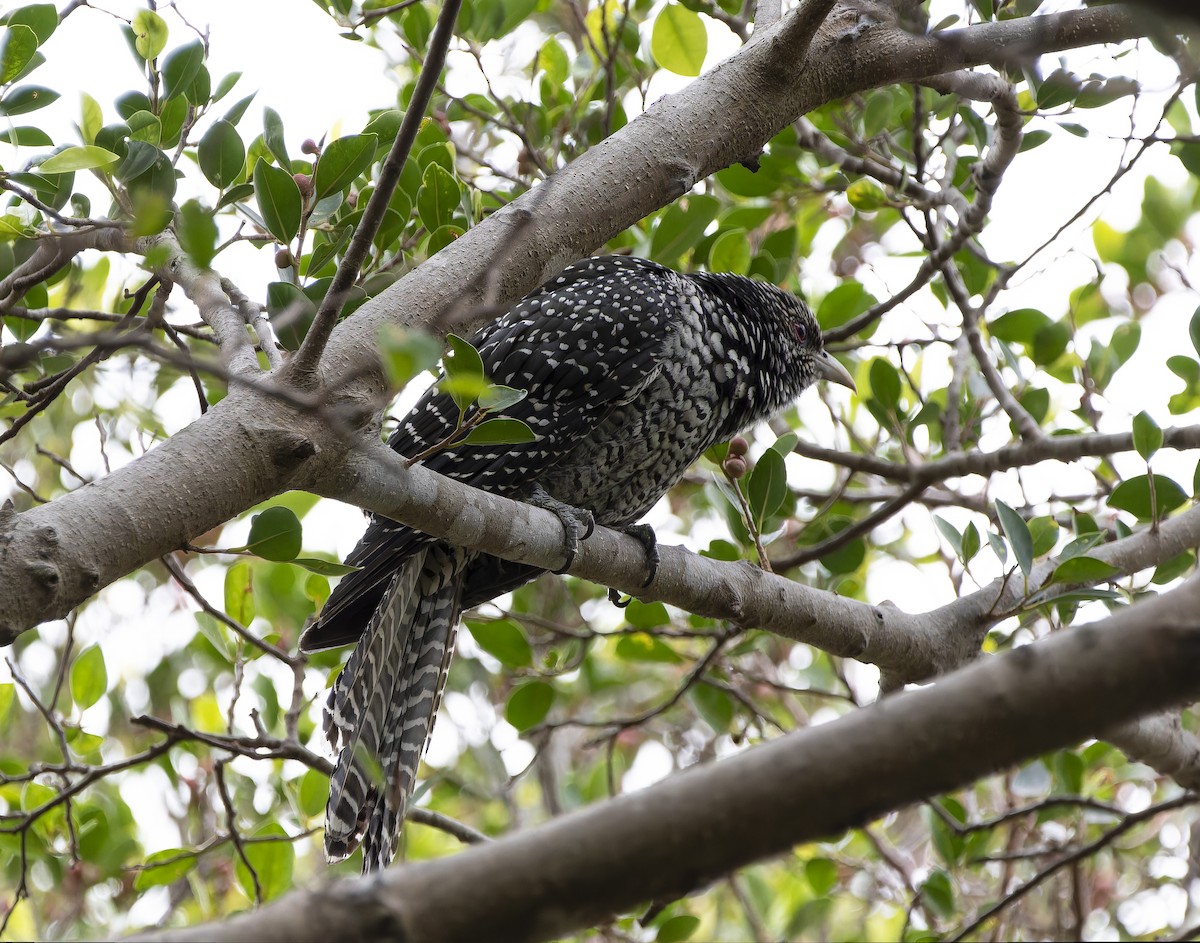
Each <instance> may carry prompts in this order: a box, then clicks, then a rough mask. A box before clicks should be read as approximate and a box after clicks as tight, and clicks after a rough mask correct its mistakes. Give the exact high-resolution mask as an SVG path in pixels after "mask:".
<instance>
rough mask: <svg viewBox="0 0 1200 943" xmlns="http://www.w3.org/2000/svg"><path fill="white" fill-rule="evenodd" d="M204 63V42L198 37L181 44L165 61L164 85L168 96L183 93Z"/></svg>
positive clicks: (172, 96) (171, 96)
mask: <svg viewBox="0 0 1200 943" xmlns="http://www.w3.org/2000/svg"><path fill="white" fill-rule="evenodd" d="M203 64H204V43H202V42H200V40H198V39H196V40H193V41H192V42H190V43H188V44H186V45H184V46H180V47H179V48H178V49H175V50H173V51H172V52H171V54H170V55H169V56H167V58H166V61H165V62H163V67H162V76H163V85H164V89H165V91H166V97H167V98H174V97H175V96H177V95H181V94H183V92H184V91H186V89H187V87H188V86H189V85H191V84H192V81H193V80H194V79H195V78H196V75H197V73H199V71H200V66H201V65H203Z"/></svg>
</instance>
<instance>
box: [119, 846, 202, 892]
mask: <svg viewBox="0 0 1200 943" xmlns="http://www.w3.org/2000/svg"><path fill="white" fill-rule="evenodd" d="M197 860H198V859H197V858H196V855H195V854H193V853H192V852H190V851H188V850H187V849H186V848H164V849H163V850H162V851H156V852H154V854H152V855H148V856H147V857H146V861H145V863H144V864H143V865H142V867H141V869H140V870H139V871H138V873H137V877H136V878H134V879H133V889H134V890H135V891H146V890H149V889H150V888H152V887H161V886H163V885H166V884H174V883H175V882H176V881H178V880H179V879H180V878H181V877H183V876H184V875H185V874H187V873H188V872H189V871H191V870H192V868H194V867H195V866H196V861H197Z"/></svg>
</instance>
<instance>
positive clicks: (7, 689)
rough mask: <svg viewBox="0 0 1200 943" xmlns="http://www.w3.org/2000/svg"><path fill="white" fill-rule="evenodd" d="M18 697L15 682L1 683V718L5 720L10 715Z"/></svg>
mask: <svg viewBox="0 0 1200 943" xmlns="http://www.w3.org/2000/svg"><path fill="white" fill-rule="evenodd" d="M16 697H17V686H16V685H15V684H11V683H5V684H0V720H4V718H6V717H7V716H8V712H9V711H10V710H11V709H12V706H13V701H15V700H16Z"/></svg>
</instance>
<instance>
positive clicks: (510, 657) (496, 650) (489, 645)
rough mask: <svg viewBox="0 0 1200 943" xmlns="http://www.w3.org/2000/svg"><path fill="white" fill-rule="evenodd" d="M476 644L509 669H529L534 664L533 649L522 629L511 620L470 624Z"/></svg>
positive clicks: (469, 627) (468, 626)
mask: <svg viewBox="0 0 1200 943" xmlns="http://www.w3.org/2000/svg"><path fill="white" fill-rule="evenodd" d="M467 628H468V629H470V630H471V635H472V637H473V638H474V639H475V644H476V645H478V646H479V647H480V648H481V649H483V650H484V651H485V652H487V653H488V654H489V655H491V656H492V657H493V658H495V659H496V660H497V661H499V662H500V663H501V664H502V665H506V666H507V667H509V668H528V667H529V666H530V665H532V664H533V649H532V648H530V647H529V642H528V640H527V639H526V638H525V633H524V632H522V631H521V627H520V626H519V625H517V624H516V623H515V622H513V621H512V620H511V619H497V620H496V621H495V622H468V623H467Z"/></svg>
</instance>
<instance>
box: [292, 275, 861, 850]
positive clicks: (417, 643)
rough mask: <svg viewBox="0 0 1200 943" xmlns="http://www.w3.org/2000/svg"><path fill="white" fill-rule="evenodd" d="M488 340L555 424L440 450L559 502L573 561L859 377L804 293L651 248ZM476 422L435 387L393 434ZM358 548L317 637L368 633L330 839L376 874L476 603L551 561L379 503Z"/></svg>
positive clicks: (449, 470) (478, 478)
mask: <svg viewBox="0 0 1200 943" xmlns="http://www.w3.org/2000/svg"><path fill="white" fill-rule="evenodd" d="M470 340H471V343H472V344H473V345H474V346H475V348H476V349H477V350H478V351H479V353H480V355H481V357H482V359H483V363H484V368H485V372H486V374H487V378H488V379H489V380H490V381H491V382H492V383H496V384H503V385H505V386H510V387H515V388H518V389H524V390H528V395H527V396H526V397H525V398H524V399H523V400H521V402H519V403H517V404H516V405H515V406H513V407H510V408H509V409H507V410H506V411H505V413H504V414H505V415H506V416H510V417H512V418H516V419H520V420H523V421H524V422H525V423H527V424H528V425H529V427H530V428H531V429H532V430H533V431H534V433H536V435H537V438H536V440H535V441H533V442H530V443H527V444H523V445H505V446H474V445H462V446H455V447H451V448H448V449H446V450H444V451H441V452H437V453H435V454H433V455H432V456H430V457H429V458H427V459H425V460H424V464H425V465H426V466H427V467H428V468H431V469H433V470H435V471H438V472H440V473H442V474H444V475H448V476H450V477H452V478H456V479H458V480H460V481H464V482H467V483H468V484H471V485H474V486H475V487H477V488H482V489H484V490H487V491H492V492H495V493H498V494H502V495H506V496H508V497H512V498H516V499H521V500H526V501H530V502H531V503H536V504H540V505H541V506H543V507H548V508H550V509H551V510H554V511H555V512H556V513H558V514H559V517H560V520H562V521H563V524H564V528H565V530H566V532H567V544H568V558H569V557H570V556H571V554H572V552H573V551H571V549H570V548H571V547H573V546H574V539H575V538H576V537H577V536H583V537H586V536H587V533H589V532H590V530H589V528H588V525H589V524H590V521H591V518H592V516H594V520H595V521H596V522H599V523H600V524H604V525H605V526H608V527H614V528H625V529H629V530H630V531H631V532H633V533H635V534H637V535H638V536H639V537H641V538H642V539H643V540H644V541H646V540H647V538H649V540H648V542H647V545H648V548H652V546H653V543H652V541H653V535H652V533H647V530H641V531H637V530H635V529H634V528H632V527H631V525H634V524H635V522H636V521H637V520H638V519H639V518H640V517H641V516H642V515H643V514H645V513H646V512H647V511H648V510H649V509H650V508H651V507H652V506H653V505H654V503H655V502H656V501H658V499H659V498H660V497H661V496H662V495H663V494H664V493H665V492H666V491H667V489H668V488H670V487H671V486H672V485H674V484H675V483H676V482H677V481H678V480H679V479H680V478H681V477H682V476H683V474H684V472H686V471H687V469H688V467H689V466H690V465H691V464H692V463H693V462H694V461H696V459H697V458H699V456H700V455H701V454H702V453H703V452H704V451H705V450H706V449H708V448H709V447H710V446H712V445H713V444H715V443H717V442H722V441H725V440H727V439H729V438H731V437H732V436H734V435H735V434H737V433H738V432H739V431H741V430H742V429H744V428H746V427H747V426H749V425H751V424H752V423H755V422H758V421H760V420H763V419H766V418H768V417H770V416H772V415H773V414H774V413H776V412H777V411H779V410H780V409H782V408H783V407H785V406H786V405H788V403H790V402H791V401H792V400H793V399H794V398H795V397H796V396H797V395H798V394H799V393H800V392H801V391H802V390H804V389H805V388H806V387H808V386H809V385H810V384H812V383H813V382H814V381H817V380H829V381H831V382H833V383H839V384H841V385H843V386H847V387H850V388H851V389H853V388H854V382H853V380H852V379H851V377H850V374H849V373H848V372H847V371H846V369H845V368H844V367H842V365H841V364H839V363H838V362H837V361H836V360H834V359H833V358H832V357H831V356H830V355H829V354H827V353H826V352H825V350H824V344H823V341H822V338H821V331H820V328H819V327H818V325H817V321H816V319H815V318H814V317H813V315H812V313H811V312H810V311H809V309H808V308H807V307H806V306H805V304H804V303H803V302H802V301H800V300H798V299H797V298H795V297H793V296H792V295H790V294H788V293H787V292H784V291H781V290H779V289H777V288H775V287H774V286H772V285H768V284H765V283H763V282H759V281H755V280H752V279H749V278H743V277H741V276H737V275H725V274H693V275H685V274H680V273H678V272H675V271H672V270H671V269H668V268H664V267H663V266H661V265H658V264H656V263H653V262H649V261H646V260H644V259H637V258H628V257H618V256H607V257H599V258H591V259H586V260H585V261H582V262H580V263H578V264H577V265H573V266H571V267H570V268H568V269H566V270H564V271H563V272H562V274H560V275H559V276H557V277H556V278H554V279H552V280H551V281H549V282H548V283H546V284H545V285H543V286H542V287H541V288H540V289H538V290H537V291H535V292H534V293H533V294H531V295H529V296H528V297H527V298H525V299H524V300H523V301H521V302H520V303H518V304H517V305H516V306H515V307H513V308H512V309H511V310H510V311H509V312H508V313H506V314H504V315H503V316H502V317H500V318H498V319H497V320H495V321H493V322H492V323H491V324H489V325H487V326H486V327H484V328H483V329H482V330H480V331H479V332H478V333H477V334H476V335H475V336H474V337H472V338H471V339H470ZM457 419H458V408H457V407H456V406H455V404H454V402H453V400H452V399H451V396H450V395H449V394H448V393H446V392H444V391H442V390H440V389H439V388H438V386H437V385H435V386H433V387H431V388H430V389H429V391H428V392H426V393H425V394H424V396H422V397H421V399H420V400H419V401H418V403H417V404H416V405H415V406H414V407H413V409H412V411H411V412H410V413H409V414H408V415H407V416H406V417H405V419H404V420H403V421H402V422H401V423H400V424H399V426H398V427H397V428H396V431H395V432H394V433H393V435H392V437H391V439H390V440H389V444H390V445H391V447H392V448H393V449H395V450H396V451H397V452H399V453H400V454H402V455H405V456H408V457H411V456H414V455H418V454H420V453H421V452H423V451H424V450H426V449H428V448H429V447H430V446H431V445H434V444H435V443H438V442H440V441H442V440H443V439H445V438H446V436H447V435H449V434H450V433H451V432H452V431H453V429H454V428H455V423H456V421H457ZM654 557H655V555H654V554H653V553H652V554H651V559H652V561H653V559H654ZM346 562H347V563H349V564H352V565H354V566H357V567H359V568H360V569H358V570H356V571H355V572H353V573H351V574H349V575H348V576H346V577H344V578H343V579H342V581H341V582H340V583H339V584H338V586H337V587H336V588H335V589H334V591H333V593H332V595H331V596H330V597H329V600H328V602H327V603H326V604H325V608H324V609H323V610H322V612H321V614H320V618H319V619H318V620H317V621H316V622H315V623H314V624H313V625H312V626H311V627H310V628H309V629H308V630H307V631H306V632H305V633H304V635H303V636H302V638H301V640H300V647H301V648H302V649H303V650H304V651H309V652H312V651H319V650H322V649H326V648H332V647H335V646H340V645H348V644H350V643H353V642H356V643H357V646H356V648H355V649H354V651H353V653H352V654H351V655H350V658H349V660H348V661H347V662H346V665H345V668H344V669H343V670H342V673H341V674H340V675H339V676H338V678H337V680H336V682H335V683H334V685H333V688H332V690H331V691H330V694H329V699H328V703H327V706H326V712H325V730H326V735H327V736H328V738H329V741H330V744H331V745H332V746H333V748H334V749H335V750H338V751H340V752H339V756H338V761H337V768H336V770H335V772H334V774H333V779H332V781H331V783H330V795H329V804H328V807H327V809H326V821H325V851H326V854H327V855H328V857H329V858H330V859H331V860H338V859H341V858H344V857H346V856H348V855H349V854H351V853H352V852H353V851H354V849H355V848H356V847H358V845H359V844H360V843H361V844H362V846H363V871H364V872H366V871H373V870H376V869H379V868H383V867H386V866H387V865H388V864H389V863H390V862H391V860H392V856H393V854H394V850H395V844H396V837H397V834H398V832H399V829H400V825H401V822H402V821H403V818H404V810H405V805H406V803H407V801H408V799H409V797H410V796H411V795H412V791H413V788H414V785H415V782H416V775H417V767H418V765H419V763H420V760H421V756H422V753H423V752H424V749H425V745H426V742H427V741H428V739H429V734H430V730H431V729H432V726H433V720H434V715H435V714H436V712H437V707H438V701H439V699H440V697H441V690H442V685H443V684H444V682H445V679H446V671H447V668H448V666H449V663H450V657H451V655H452V653H453V649H454V633H455V626H456V625H457V622H458V618H459V614H460V613H461V612H462V611H463V610H464V609H468V608H470V607H472V606H476V605H479V604H480V603H483V602H486V601H487V600H489V599H492V598H494V597H495V596H498V595H499V594H501V593H504V592H506V591H508V590H511V589H514V588H516V587H518V586H520V585H522V584H523V583H525V582H527V581H529V580H531V579H533V578H534V577H536V576H538V575H539V574H540V573H541V572H542V571H541V570H539V569H537V568H535V567H531V566H526V565H523V564H518V563H510V562H507V561H504V560H500V559H498V558H496V557H491V556H488V555H486V554H482V553H478V552H475V551H473V550H466V549H463V548H462V547H456V546H452V545H450V544H447V543H445V542H444V541H441V540H437V539H434V538H432V537H428V536H426V535H425V534H422V533H420V532H418V531H414V530H412V529H411V528H409V527H406V526H404V525H403V524H398V523H396V522H395V521H392V520H388V519H386V518H382V517H378V516H374V517H372V519H371V522H370V525H369V526H368V527H367V531H366V533H365V534H364V535H363V538H362V540H361V541H360V542H359V544H358V546H357V547H355V549H354V550H353V552H352V553H351V554H350V555H349V557H347V560H346Z"/></svg>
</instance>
